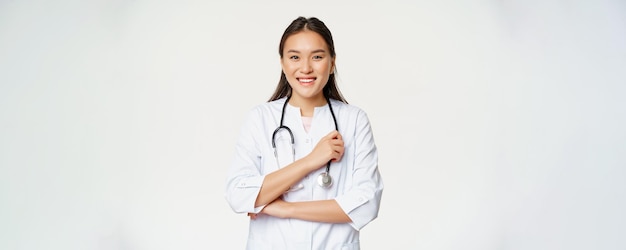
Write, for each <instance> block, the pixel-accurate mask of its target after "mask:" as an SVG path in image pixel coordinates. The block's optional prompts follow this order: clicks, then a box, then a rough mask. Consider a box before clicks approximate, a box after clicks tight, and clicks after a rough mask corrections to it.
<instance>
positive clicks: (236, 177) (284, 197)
mask: <svg viewBox="0 0 626 250" xmlns="http://www.w3.org/2000/svg"><path fill="white" fill-rule="evenodd" d="M278 53H279V55H280V60H281V66H282V72H281V77H280V81H279V82H278V86H277V87H276V90H275V92H274V94H273V95H272V97H271V98H270V100H269V101H268V102H267V103H263V104H261V105H258V106H257V107H255V108H253V109H252V110H251V112H250V113H249V114H248V116H247V119H246V120H245V122H244V125H243V127H242V130H241V134H240V138H239V140H238V141H237V145H236V152H235V157H234V160H233V163H232V166H231V168H230V170H229V173H228V179H227V183H226V192H225V197H226V200H227V201H228V203H229V205H230V206H231V208H232V209H233V211H235V212H237V213H247V214H248V216H250V226H249V233H248V243H247V249H290V250H291V249H359V248H360V244H359V230H361V229H362V228H363V227H364V226H365V225H367V224H368V223H369V222H371V221H372V220H374V219H375V218H376V217H377V216H378V210H379V207H380V201H381V196H382V191H383V182H382V179H381V176H380V173H379V171H378V153H377V149H376V145H375V143H374V138H373V134H372V131H371V127H370V123H369V120H368V117H367V114H366V113H365V112H364V111H363V110H361V109H359V108H358V107H355V106H353V105H349V104H348V103H347V102H346V100H345V99H344V98H343V96H342V95H341V92H340V91H339V89H338V88H337V83H336V81H335V75H334V72H335V47H334V43H333V39H332V35H331V33H330V31H329V30H328V28H327V27H326V25H325V24H324V23H323V22H322V21H320V20H319V19H317V18H314V17H312V18H304V17H299V18H297V19H295V20H294V21H293V22H292V23H291V25H289V26H288V27H287V29H286V30H285V32H284V33H283V36H282V39H281V41H280V45H279V50H278Z"/></svg>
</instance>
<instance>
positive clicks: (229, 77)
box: [0, 0, 626, 250]
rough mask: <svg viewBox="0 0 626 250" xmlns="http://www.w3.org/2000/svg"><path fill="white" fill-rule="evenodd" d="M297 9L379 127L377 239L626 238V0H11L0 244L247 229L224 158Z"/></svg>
mask: <svg viewBox="0 0 626 250" xmlns="http://www.w3.org/2000/svg"><path fill="white" fill-rule="evenodd" d="M297 16H307V17H308V16H316V17H319V18H320V19H322V20H323V21H324V22H325V23H326V24H327V25H328V26H329V28H330V29H331V31H332V32H333V35H334V38H335V42H336V50H337V56H338V57H337V65H338V76H339V87H340V88H341V90H342V91H343V92H344V94H345V96H346V97H347V99H348V101H349V102H350V103H351V104H354V105H357V106H359V107H361V108H363V109H364V110H365V111H366V112H367V113H368V114H369V116H370V119H371V122H372V126H373V129H374V135H375V138H376V142H377V145H378V147H379V152H380V162H379V163H380V171H381V173H382V175H383V179H384V181H385V191H384V193H383V200H382V205H381V210H380V214H379V217H378V218H377V219H376V220H375V221H373V222H372V223H370V224H369V225H368V226H366V227H365V228H364V229H363V231H362V235H361V238H362V248H363V249H368V250H374V249H450V250H452V249H454V250H456V249H481V250H483V249H511V250H513V249H529V250H530V249H532V250H537V249H550V250H553V249H568V250H569V249H603V250H608V249H624V248H626V240H625V238H624V235H626V213H624V211H626V184H625V183H626V182H625V180H626V157H625V154H626V129H625V127H626V98H624V96H625V94H626V84H625V83H626V81H625V79H626V73H625V72H626V3H624V2H623V1H618V0H615V1H610V0H606V1H602V0H600V1H582V0H580V1H565V0H563V1H558V0H548V1H540V0H531V1H523V0H505V1H496V0H492V1H411V3H403V2H400V1H376V2H368V1H343V2H339V1H306V2H295V1H270V2H268V1H248V2H242V1H141V0H138V1H122V0H117V1H108V0H107V1H105V0H101V1H78V0H76V1H68V0H63V1H34V0H32V1H11V0H2V1H0V249H7V250H18V249H19V250H21V249H28V250H32V249H42V250H43V249H45V250H49V249H62V250H73V249H76V250H79V249H80V250H83V249H97V250H104V249H119V250H127V249H128V250H130V249H132V250H135V249H137V250H139V249H146V250H161V249H164V250H165V249H168V250H169V249H185V250H186V249H224V248H225V249H243V247H244V246H245V239H246V236H247V217H246V216H245V215H238V214H234V213H233V212H232V211H231V210H230V208H229V207H228V205H227V203H226V202H225V200H224V198H223V196H222V193H223V186H224V180H225V174H226V170H227V168H228V167H229V164H230V160H231V157H232V153H233V147H234V143H235V138H236V137H237V132H238V130H239V126H240V125H241V122H242V119H243V116H244V115H245V113H246V112H247V111H248V110H249V109H250V108H251V107H252V106H254V105H256V104H259V103H262V102H265V101H266V100H267V99H268V98H269V96H270V95H271V93H272V91H273V89H274V87H275V85H276V83H277V82H278V77H279V73H280V66H279V58H278V52H277V48H278V43H279V40H280V35H281V34H282V32H283V31H284V29H285V28H286V27H287V25H288V24H289V23H290V22H291V21H292V20H293V19H295V18H296V17H297ZM224 246H226V247H224Z"/></svg>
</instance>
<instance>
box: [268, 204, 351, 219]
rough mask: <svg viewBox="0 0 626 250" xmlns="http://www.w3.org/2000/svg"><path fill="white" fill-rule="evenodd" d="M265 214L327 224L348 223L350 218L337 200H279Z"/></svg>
mask: <svg viewBox="0 0 626 250" xmlns="http://www.w3.org/2000/svg"><path fill="white" fill-rule="evenodd" d="M261 212H262V213H263V214H267V215H270V216H274V217H278V218H283V219H286V218H290V219H300V220H307V221H316V222H325V223H348V222H351V221H352V220H350V217H348V215H347V214H346V213H344V212H343V209H341V207H339V204H337V202H336V201H335V200H318V201H301V202H286V201H283V200H282V199H277V200H275V201H274V202H272V203H270V204H268V205H267V206H265V208H264V209H263V210H262V211H261Z"/></svg>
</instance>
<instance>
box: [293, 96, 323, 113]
mask: <svg viewBox="0 0 626 250" xmlns="http://www.w3.org/2000/svg"><path fill="white" fill-rule="evenodd" d="M289 104H291V105H292V106H294V107H298V108H300V115H302V116H307V117H311V116H313V113H314V112H315V107H321V106H324V105H326V98H325V97H324V95H319V96H317V97H314V98H300V97H298V96H292V97H291V99H289Z"/></svg>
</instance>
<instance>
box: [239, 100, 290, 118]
mask: <svg viewBox="0 0 626 250" xmlns="http://www.w3.org/2000/svg"><path fill="white" fill-rule="evenodd" d="M285 100H286V98H281V99H278V100H274V101H270V102H264V103H261V104H257V105H255V106H253V107H252V108H250V110H249V111H248V116H251V115H263V114H266V113H272V112H276V111H279V112H280V111H281V110H282V107H283V104H284V103H285Z"/></svg>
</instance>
